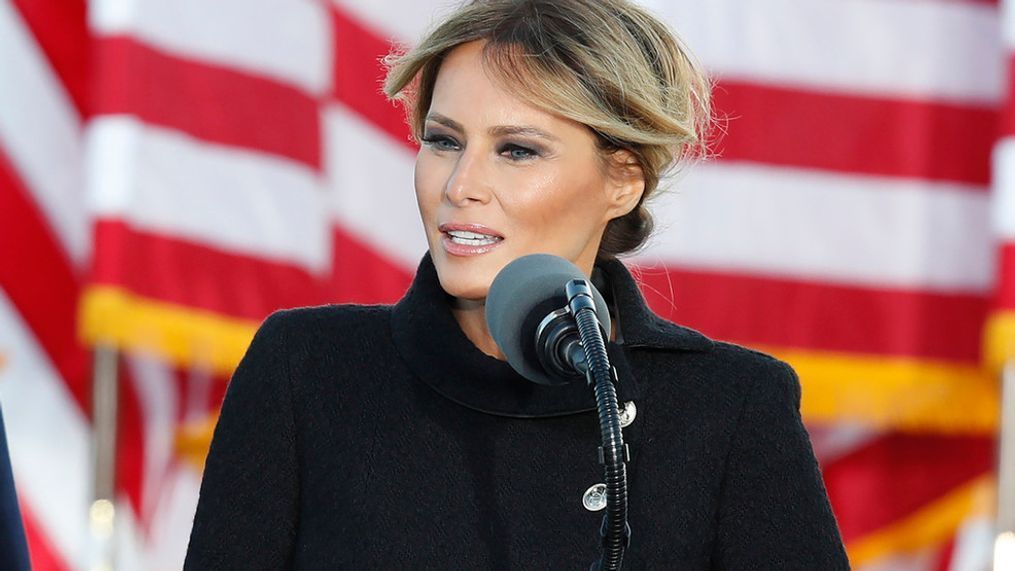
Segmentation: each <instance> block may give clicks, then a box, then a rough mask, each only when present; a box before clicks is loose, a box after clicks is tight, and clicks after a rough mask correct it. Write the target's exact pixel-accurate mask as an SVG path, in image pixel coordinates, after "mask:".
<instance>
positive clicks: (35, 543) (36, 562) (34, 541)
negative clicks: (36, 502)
mask: <svg viewBox="0 0 1015 571" xmlns="http://www.w3.org/2000/svg"><path fill="white" fill-rule="evenodd" d="M20 509H21V519H22V521H23V522H24V524H25V538H26V539H27V540H28V556H29V558H30V559H31V560H32V569H34V570H35V571H69V570H70V565H68V564H67V563H66V562H65V561H64V560H63V557H61V556H60V554H59V553H57V551H56V549H55V548H54V547H53V545H52V544H51V543H50V541H49V538H48V537H46V533H45V532H44V531H43V530H42V528H41V527H40V526H39V522H38V521H36V519H35V516H34V515H33V514H32V510H31V506H29V505H28V504H27V503H25V502H21V504H20Z"/></svg>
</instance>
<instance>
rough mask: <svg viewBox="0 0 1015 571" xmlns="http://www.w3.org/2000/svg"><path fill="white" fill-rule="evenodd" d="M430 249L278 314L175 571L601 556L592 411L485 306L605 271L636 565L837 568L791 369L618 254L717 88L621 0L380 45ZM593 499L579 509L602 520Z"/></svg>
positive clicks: (557, 6)
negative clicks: (371, 283)
mask: <svg viewBox="0 0 1015 571" xmlns="http://www.w3.org/2000/svg"><path fill="white" fill-rule="evenodd" d="M391 64H392V69H391V71H390V73H389V76H388V79H387V83H386V91H387V93H388V94H389V96H391V97H393V98H397V99H401V100H403V101H404V102H405V103H406V105H407V107H408V109H409V115H410V121H411V124H412V128H413V130H414V133H415V135H416V137H417V138H418V139H419V141H420V142H421V147H420V150H419V155H418V158H417V163H416V175H415V187H416V197H417V201H418V204H419V209H420V214H421V217H422V220H423V225H424V227H425V230H426V235H427V239H428V242H429V247H430V250H429V253H428V254H427V255H426V256H425V257H424V259H423V261H422V262H421V264H420V266H419V269H418V272H417V275H416V278H415V280H414V282H413V284H412V286H411V288H410V289H409V291H408V292H407V293H406V295H405V297H404V298H403V299H402V300H401V301H400V302H399V303H398V304H397V305H395V306H393V307H386V306H385V307H363V306H337V305H333V306H324V307H314V308H302V309H294V310H288V311H280V312H277V313H275V314H273V315H272V316H270V317H269V318H268V319H267V320H266V321H265V322H264V324H262V326H261V328H260V329H259V331H258V332H257V335H256V336H255V338H254V341H253V342H252V344H251V346H250V348H249V350H248V352H247V354H246V356H245V357H244V358H243V361H242V362H241V364H240V366H239V367H238V369H237V370H236V372H235V374H234V376H233V380H232V382H231V385H230V387H229V391H228V394H227V396H226V399H225V403H224V404H223V408H222V414H221V417H220V420H219V424H218V427H217V428H216V431H215V436H214V440H213V442H212V447H211V452H210V454H209V457H208V462H207V467H206V469H205V476H204V482H203V484H202V489H201V499H200V503H199V506H198V510H197V515H196V517H195V521H194V529H193V533H192V536H191V543H190V549H189V552H188V557H187V565H186V566H187V568H190V569H204V568H215V569H219V568H243V569H257V568H264V569H277V568H285V567H297V568H311V569H317V568H357V569H362V568H384V569H400V568H427V569H430V568H435V569H436V568H440V569H445V568H456V569H458V568H460V569H485V568H505V569H507V568H536V569H547V568H554V569H578V568H586V569H587V568H588V566H589V564H590V563H592V562H593V561H595V560H597V559H598V557H599V546H598V541H597V539H598V530H599V525H600V521H601V516H602V514H601V513H599V512H595V511H590V509H588V508H586V507H585V506H584V503H583V492H585V491H586V490H588V489H589V488H590V486H592V485H594V484H596V483H597V482H600V481H601V478H602V473H601V466H600V465H599V464H598V461H597V458H596V447H597V445H598V439H599V432H598V428H597V427H598V419H597V417H596V413H595V411H594V408H595V403H594V398H593V395H592V392H591V390H590V389H589V388H588V387H586V386H584V385H582V384H580V383H576V384H573V385H566V386H563V387H548V386H541V385H535V384H533V383H530V382H529V381H526V380H524V379H523V378H521V377H520V376H518V375H517V374H516V373H515V372H514V371H513V370H512V369H511V368H510V367H509V366H508V365H507V364H506V363H505V362H504V361H503V360H501V359H502V355H501V353H500V351H499V349H498V348H497V346H496V344H495V343H494V342H493V341H492V340H491V338H490V335H489V333H488V331H487V329H486V324H485V321H484V319H483V301H484V298H485V296H486V293H487V290H488V288H489V286H490V283H491V281H492V280H493V278H494V276H495V275H496V274H497V272H498V271H499V270H500V269H501V268H503V267H504V266H505V265H506V264H507V263H508V262H510V261H512V260H514V259H516V258H518V257H519V256H522V255H525V254H530V253H536V252H544V253H551V254H556V255H558V256H562V257H564V258H567V259H569V260H571V261H572V262H574V263H575V264H576V265H577V266H578V267H579V268H581V269H582V270H583V271H584V272H586V273H587V274H589V275H591V276H593V279H594V280H596V281H597V282H598V284H599V286H600V289H601V290H602V291H603V293H604V295H605V297H606V298H607V300H608V302H609V304H610V307H611V313H613V314H614V315H613V317H614V320H613V321H614V323H615V327H614V328H613V331H612V332H611V341H610V347H609V349H610V353H611V359H612V361H613V363H614V365H615V366H616V367H617V369H618V373H619V375H618V376H619V380H618V384H617V391H618V395H619V398H620V401H621V402H623V403H629V402H633V403H634V405H633V407H632V408H633V409H634V410H635V411H636V414H635V416H634V420H633V422H632V423H631V424H630V425H628V426H627V427H626V428H625V429H624V438H625V441H626V442H627V443H628V445H629V447H630V451H631V460H630V463H629V464H628V474H629V493H630V499H629V521H630V524H631V527H632V530H633V537H632V541H631V545H630V547H629V549H628V551H627V553H626V555H625V559H624V565H625V567H627V568H632V569H637V568H652V569H709V568H717V569H747V568H750V569H845V568H848V564H847V562H846V558H845V554H844V552H843V549H842V544H841V540H840V537H839V533H838V530H837V528H836V524H835V520H834V517H833V516H832V512H831V510H830V508H829V504H828V500H827V497H826V494H825V490H824V487H823V485H822V482H821V476H820V473H819V472H818V468H817V464H816V462H815V460H814V456H813V453H812V451H811V448H810V444H809V441H808V438H807V433H806V431H805V430H804V428H803V426H802V424H801V421H800V415H799V412H798V407H799V398H800V388H799V383H798V382H797V378H796V376H795V374H794V373H793V371H792V369H790V368H789V367H788V366H787V365H786V364H784V363H782V362H780V361H777V360H775V359H773V358H771V357H768V356H766V355H763V354H760V353H756V352H753V351H750V350H748V349H744V348H741V347H737V346H734V345H730V344H726V343H720V342H715V341H712V340H710V339H708V338H706V337H704V336H703V335H701V334H700V333H697V332H695V331H693V330H690V329H687V328H684V327H680V326H677V325H674V324H672V323H669V322H667V321H665V320H663V319H661V318H659V317H658V316H656V315H654V314H653V313H652V312H651V311H650V310H649V309H648V308H647V307H646V305H645V302H644V300H643V299H642V297H641V295H640V293H639V291H638V288H637V285H636V284H635V282H634V281H633V279H632V278H631V276H630V274H629V273H628V272H627V270H626V269H625V268H624V266H623V264H621V263H620V262H619V261H617V260H616V256H617V255H619V254H622V253H626V252H629V251H631V250H633V249H634V248H636V247H637V246H639V245H640V244H641V243H642V242H644V240H645V239H646V237H647V235H648V232H649V228H650V226H651V224H650V217H649V215H648V213H647V211H646V210H645V207H644V202H645V200H646V199H647V198H648V197H649V196H650V195H651V194H652V192H653V191H654V190H655V189H656V186H657V183H658V181H659V177H660V175H661V174H662V173H663V171H664V170H666V169H667V168H668V167H670V166H672V165H673V164H676V163H678V162H679V161H680V160H682V159H684V158H686V157H688V156H690V155H693V154H694V152H695V151H696V150H697V149H698V148H700V146H701V144H702V143H701V133H702V129H703V127H704V125H705V123H706V122H707V115H708V82H707V81H706V79H705V78H704V76H703V75H702V74H701V73H700V72H699V71H698V70H697V68H696V67H695V66H694V65H693V64H692V63H691V60H690V59H689V57H688V55H687V53H686V52H685V51H684V50H683V49H682V48H681V46H680V44H679V43H678V42H677V40H676V39H675V38H674V37H673V36H672V34H671V32H669V31H668V30H667V28H666V27H665V26H664V25H662V24H661V23H659V22H658V21H657V20H655V19H654V18H653V17H652V16H650V15H648V14H647V13H646V12H644V11H643V10H641V9H639V8H636V7H634V6H632V5H630V4H628V3H627V2H624V1H621V0H600V1H595V0H566V1H565V0H495V1H485V2H483V1H479V2H474V3H471V4H468V5H466V6H464V7H462V8H460V9H459V10H458V11H457V12H455V13H454V14H452V15H451V16H450V17H449V18H448V19H446V20H445V21H444V22H443V23H441V24H440V25H439V26H438V27H437V28H436V29H435V30H434V31H433V32H432V33H431V34H430V35H429V36H428V37H426V38H425V39H424V40H423V41H422V42H421V43H420V44H419V45H418V46H417V47H416V48H415V49H414V50H412V51H411V52H409V53H408V54H405V55H402V56H400V57H397V58H392V62H391ZM595 507H596V506H592V508H593V509H594V508H595Z"/></svg>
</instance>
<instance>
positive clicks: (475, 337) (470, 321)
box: [451, 298, 506, 361]
mask: <svg viewBox="0 0 1015 571" xmlns="http://www.w3.org/2000/svg"><path fill="white" fill-rule="evenodd" d="M451 313H452V314H453V315H454V316H455V320H456V321H458V325H459V327H461V328H462V332H463V333H465V336H466V337H468V338H469V341H472V344H473V345H475V346H476V347H477V348H478V349H479V350H480V351H482V352H484V353H486V354H487V355H489V356H491V357H494V358H496V359H500V360H501V361H504V360H506V357H505V356H504V353H502V352H501V350H500V347H498V346H497V343H496V342H495V341H494V340H493V337H492V336H491V335H490V330H489V329H488V328H487V326H486V304H485V302H484V301H483V300H480V301H476V300H462V299H458V298H456V299H454V300H452V303H451Z"/></svg>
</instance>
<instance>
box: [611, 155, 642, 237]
mask: <svg viewBox="0 0 1015 571" xmlns="http://www.w3.org/2000/svg"><path fill="white" fill-rule="evenodd" d="M606 160H607V162H608V166H607V170H608V174H607V196H606V200H607V202H608V205H609V206H608V209H607V221H610V220H613V219H614V218H619V217H621V216H623V215H625V214H627V213H628V212H631V211H632V210H634V209H635V207H637V206H638V203H639V202H640V201H641V195H642V194H643V193H644V192H645V173H644V171H643V170H642V168H641V164H640V163H639V162H638V158H637V157H636V156H635V155H634V153H632V152H631V151H628V150H626V149H619V150H617V151H614V152H613V153H611V154H610V155H609V156H608V157H607V159H606Z"/></svg>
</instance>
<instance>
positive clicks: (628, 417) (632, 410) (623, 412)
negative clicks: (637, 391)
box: [619, 400, 638, 428]
mask: <svg viewBox="0 0 1015 571" xmlns="http://www.w3.org/2000/svg"><path fill="white" fill-rule="evenodd" d="M619 412H620V427H621V428H627V427H628V426H630V425H631V423H632V422H634V417H636V416H638V408H637V407H636V406H634V401H633V400H629V401H627V402H625V403H624V406H623V408H621V409H620V411H619Z"/></svg>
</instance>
